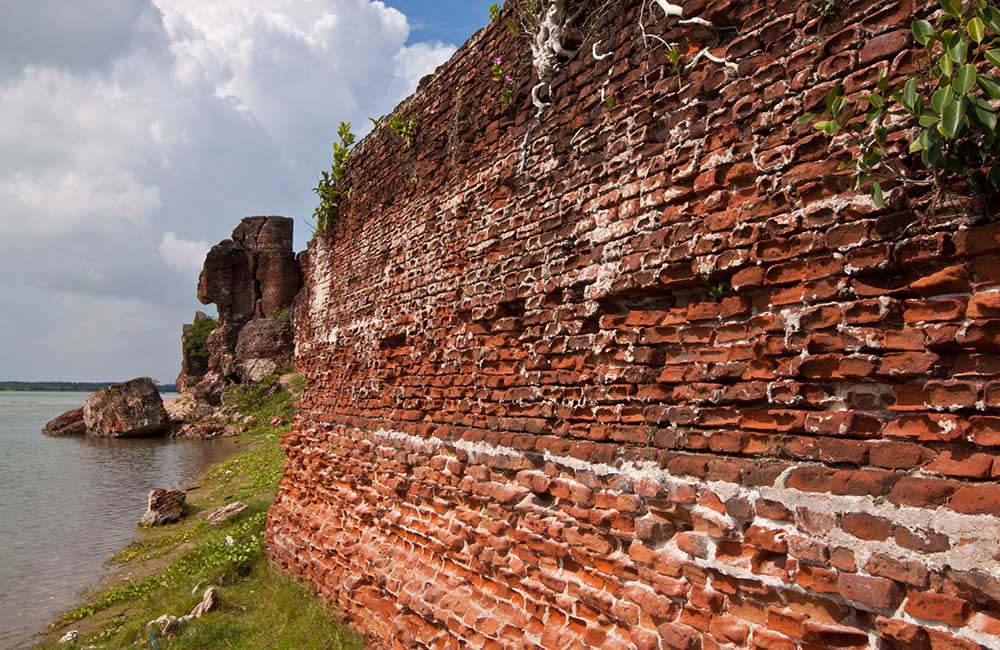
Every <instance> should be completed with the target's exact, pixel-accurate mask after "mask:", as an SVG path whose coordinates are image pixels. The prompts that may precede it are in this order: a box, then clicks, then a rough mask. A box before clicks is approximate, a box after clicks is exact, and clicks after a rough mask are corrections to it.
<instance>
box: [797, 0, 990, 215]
mask: <svg viewBox="0 0 1000 650" xmlns="http://www.w3.org/2000/svg"><path fill="white" fill-rule="evenodd" d="M940 4H941V9H942V13H941V15H940V16H939V17H938V18H937V19H936V21H935V22H934V23H933V24H932V23H931V22H929V21H927V20H922V19H921V20H915V21H913V23H912V25H911V28H912V32H913V38H914V41H915V42H916V44H917V45H919V46H920V47H921V48H922V49H923V53H924V54H925V55H926V60H925V61H924V64H923V65H922V66H921V67H920V68H919V69H918V70H917V71H916V72H914V73H912V74H910V75H908V76H907V77H906V79H905V80H903V81H899V82H897V83H891V82H890V79H889V71H888V68H884V69H883V70H882V71H881V73H880V75H879V77H878V81H877V84H876V89H875V91H874V92H872V93H870V94H865V95H861V96H860V97H847V96H845V94H844V89H843V87H842V86H840V85H837V86H835V87H834V88H833V89H832V90H831V91H830V93H829V94H828V95H827V99H826V108H825V112H824V113H822V114H819V115H817V114H813V113H806V114H805V115H803V116H802V117H801V118H800V120H799V121H800V123H804V124H810V123H811V124H812V125H813V126H814V128H816V129H817V130H819V131H821V132H823V133H825V134H826V135H827V136H829V137H830V138H831V145H832V144H833V143H834V142H837V140H834V138H835V137H836V136H843V137H842V138H841V141H843V142H846V143H847V144H846V145H845V146H844V147H843V148H845V149H850V150H851V152H852V154H853V156H852V159H851V160H850V161H848V162H846V163H844V165H842V168H845V169H851V170H853V183H852V186H853V188H854V189H855V190H860V189H861V187H862V186H864V185H865V184H866V183H869V182H870V190H869V191H870V193H871V196H872V199H873V201H874V202H875V204H876V205H877V206H879V207H885V205H886V201H885V193H884V190H883V186H882V183H883V181H886V180H892V181H895V182H897V183H899V184H900V185H901V186H903V187H904V188H906V187H912V186H927V185H930V186H932V187H933V188H934V196H935V197H936V198H937V199H940V198H941V197H942V196H944V195H946V194H948V193H949V192H952V191H953V190H954V189H955V188H964V190H965V191H966V192H967V193H971V194H973V195H986V196H989V195H994V194H997V193H1000V131H998V128H997V114H996V110H995V109H994V101H995V100H998V99H1000V77H998V76H997V75H996V72H997V70H998V69H1000V10H997V8H996V7H995V6H994V5H993V4H992V3H991V2H988V1H987V0H976V2H973V3H972V6H971V7H969V8H968V9H966V8H964V7H963V5H962V2H961V0H940ZM899 140H902V141H903V143H904V144H903V146H905V147H906V152H905V153H903V152H902V151H901V147H900V146H899V145H898V144H896V143H897V141H899ZM916 164H919V165H920V166H922V167H923V168H924V169H925V170H926V171H927V172H929V175H930V178H929V179H927V178H926V175H923V177H920V176H915V174H914V171H913V169H912V167H913V166H915V165H916Z"/></svg>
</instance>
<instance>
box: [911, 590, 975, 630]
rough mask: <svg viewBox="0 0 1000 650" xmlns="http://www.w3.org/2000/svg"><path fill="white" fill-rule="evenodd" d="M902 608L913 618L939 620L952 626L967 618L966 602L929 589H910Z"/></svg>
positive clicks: (967, 608)
mask: <svg viewBox="0 0 1000 650" xmlns="http://www.w3.org/2000/svg"><path fill="white" fill-rule="evenodd" d="M904 609H905V610H906V613H907V614H909V615H910V616H913V617H915V618H922V619H926V620H930V621H941V622H943V623H947V624H948V625H951V626H953V627H960V626H962V625H965V623H966V621H967V620H968V619H969V603H968V602H966V601H965V600H962V599H961V598H957V597H955V596H949V595H948V594H939V593H935V592H931V591H910V592H909V594H908V595H907V597H906V605H905V607H904Z"/></svg>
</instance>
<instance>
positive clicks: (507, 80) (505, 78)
mask: <svg viewBox="0 0 1000 650" xmlns="http://www.w3.org/2000/svg"><path fill="white" fill-rule="evenodd" d="M503 80H504V82H505V83H509V84H512V83H514V77H512V76H510V75H507V76H506V77H504V78H503Z"/></svg>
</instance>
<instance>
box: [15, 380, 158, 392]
mask: <svg viewBox="0 0 1000 650" xmlns="http://www.w3.org/2000/svg"><path fill="white" fill-rule="evenodd" d="M117 383H118V382H114V381H98V382H76V381H0V392H14V391H19V392H33V393H34V392H37V393H47V392H51V393H96V392H97V391H99V390H104V389H105V388H108V387H109V386H114V385H115V384H117ZM156 388H157V389H158V390H159V391H160V392H161V393H176V392H177V386H176V385H174V384H157V386H156Z"/></svg>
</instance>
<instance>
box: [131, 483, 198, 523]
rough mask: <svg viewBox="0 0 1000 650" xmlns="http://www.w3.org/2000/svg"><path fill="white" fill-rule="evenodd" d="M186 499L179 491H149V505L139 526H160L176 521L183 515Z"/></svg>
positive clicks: (156, 489) (157, 489) (163, 489)
mask: <svg viewBox="0 0 1000 650" xmlns="http://www.w3.org/2000/svg"><path fill="white" fill-rule="evenodd" d="M186 499H187V496H186V495H185V494H184V493H183V492H181V491H180V490H168V489H165V488H153V489H152V490H150V491H149V505H148V506H147V508H146V514H144V515H143V516H142V519H141V520H140V521H139V525H140V526H162V525H163V524H169V523H172V522H175V521H177V520H178V519H180V518H181V515H182V514H184V501H185V500H186Z"/></svg>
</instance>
